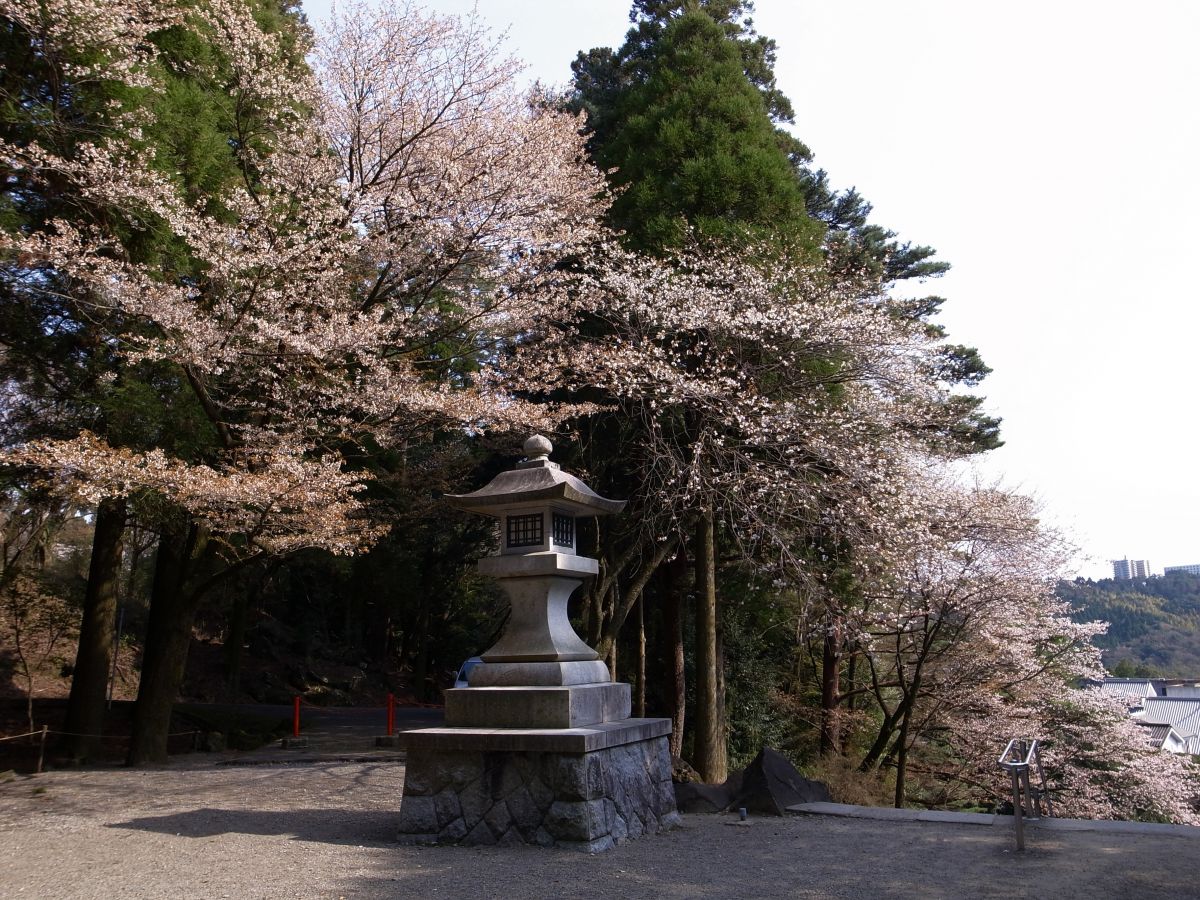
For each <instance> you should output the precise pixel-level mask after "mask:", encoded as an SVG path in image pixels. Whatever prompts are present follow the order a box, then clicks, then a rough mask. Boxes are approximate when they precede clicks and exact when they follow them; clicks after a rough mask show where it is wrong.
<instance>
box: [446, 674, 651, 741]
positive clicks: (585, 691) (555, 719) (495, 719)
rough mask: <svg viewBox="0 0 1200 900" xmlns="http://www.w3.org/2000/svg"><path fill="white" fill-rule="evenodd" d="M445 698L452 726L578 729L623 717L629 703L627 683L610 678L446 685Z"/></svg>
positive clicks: (615, 720) (447, 721) (630, 705)
mask: <svg viewBox="0 0 1200 900" xmlns="http://www.w3.org/2000/svg"><path fill="white" fill-rule="evenodd" d="M602 665H603V664H602ZM471 674H472V675H473V674H474V672H472V673H471ZM605 674H607V669H606V670H605ZM445 697H446V724H447V725H449V726H452V727H470V728H578V727H581V726H584V725H596V724H600V723H603V722H617V721H620V720H622V719H628V718H629V713H630V710H631V708H632V703H631V700H630V689H629V685H628V684H624V683H613V682H611V681H606V682H598V683H592V684H572V685H564V686H559V687H530V686H514V687H468V688H451V689H450V690H448V691H446V692H445Z"/></svg>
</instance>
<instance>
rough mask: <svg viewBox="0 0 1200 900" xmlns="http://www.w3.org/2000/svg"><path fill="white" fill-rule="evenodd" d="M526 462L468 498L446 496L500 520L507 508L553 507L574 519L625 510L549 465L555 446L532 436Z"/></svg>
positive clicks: (618, 502)
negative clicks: (564, 511)
mask: <svg viewBox="0 0 1200 900" xmlns="http://www.w3.org/2000/svg"><path fill="white" fill-rule="evenodd" d="M523 449H524V450H525V456H526V458H525V459H523V460H521V462H519V463H517V467H516V468H515V469H510V470H509V471H507V472H501V473H500V474H499V475H497V476H496V477H495V478H493V479H492V480H491V481H490V482H488V483H487V484H486V485H484V486H483V487H481V488H480V489H479V490H477V491H472V492H471V493H469V494H447V495H446V500H448V501H449V502H450V503H451V504H453V505H454V506H457V507H458V508H459V509H465V510H466V511H467V512H474V513H481V514H483V515H485V516H496V517H499V516H500V515H501V513H502V512H503V511H504V510H505V509H508V508H511V507H515V506H525V505H528V504H532V503H554V504H555V505H556V506H559V507H563V508H566V509H567V510H569V511H570V512H571V513H572V514H574V515H576V516H603V515H609V514H610V513H618V512H620V511H621V510H622V509H624V508H625V501H624V500H609V499H607V498H605V497H601V496H600V495H599V494H597V493H596V492H595V491H593V490H592V489H591V488H590V487H588V486H587V485H586V484H584V483H583V482H582V481H580V480H579V479H578V478H576V477H575V476H574V475H572V474H571V473H570V472H564V471H563V470H562V469H561V468H559V465H558V463H555V462H551V461H550V453H551V452H552V451H553V450H554V445H553V444H551V443H550V441H549V439H548V438H546V437H544V436H542V435H540V434H535V435H534V436H533V437H531V438H529V439H528V440H527V441H525V445H524V448H523Z"/></svg>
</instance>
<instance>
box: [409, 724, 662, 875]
mask: <svg viewBox="0 0 1200 900" xmlns="http://www.w3.org/2000/svg"><path fill="white" fill-rule="evenodd" d="M660 722H661V723H663V724H665V725H666V728H665V729H664V728H662V727H659V725H658V723H660ZM669 730H670V722H669V721H668V720H657V719H649V720H648V719H638V720H630V727H629V728H628V729H624V731H627V734H628V736H629V737H630V738H631V739H630V740H628V741H624V742H622V741H621V739H620V738H621V733H622V731H623V729H621V728H620V723H613V725H610V726H609V727H608V728H606V729H604V733H603V738H602V740H601V743H603V744H604V746H600V747H599V749H591V750H585V751H582V752H569V751H563V750H545V749H528V750H520V749H518V750H497V749H491V748H492V747H494V746H495V740H494V738H495V736H496V735H495V732H494V731H487V730H480V731H477V732H474V733H473V734H472V732H471V730H470V729H438V730H436V733H435V732H434V731H433V730H431V733H430V734H429V735H428V738H429V739H428V740H423V739H422V738H421V737H419V734H420V733H419V732H409V733H408V735H407V737H408V741H407V743H408V763H407V767H406V771H405V778H404V797H403V800H402V801H401V804H400V840H401V841H402V842H405V843H423V844H516V843H521V844H539V845H542V846H547V847H548V846H558V847H567V848H572V849H578V850H584V851H587V852H597V851H601V850H607V849H609V848H611V847H612V846H613V845H614V844H617V843H620V842H621V841H623V840H626V839H629V838H636V837H639V836H641V835H643V834H652V833H654V832H658V831H662V830H664V829H667V828H671V827H674V826H675V825H676V824H678V822H679V814H678V812H676V809H675V793H674V789H673V787H672V785H671V759H670V754H669V751H668V748H667V737H666V732H669ZM447 732H454V735H453V741H448V740H446V736H447V734H446V733H447ZM654 732H658V734H657V735H654V736H647V733H651V734H653V733H654ZM527 736H528V737H529V738H531V740H530V742H529V743H530V745H531V746H539V745H540V746H541V747H546V746H553V745H554V743H556V742H555V741H553V740H551V741H549V743H548V742H547V740H540V741H539V740H537V738H539V737H543V738H550V737H552V732H542V733H541V734H540V736H539V735H538V734H536V733H531V734H528V735H527ZM510 738H517V736H516V735H512V736H510ZM473 743H474V744H476V745H477V746H476V747H475V748H472V747H471V746H470V745H471V744H473ZM506 743H508V742H507V741H506ZM451 747H458V748H461V749H451Z"/></svg>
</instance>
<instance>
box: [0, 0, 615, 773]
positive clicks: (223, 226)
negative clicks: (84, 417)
mask: <svg viewBox="0 0 1200 900" xmlns="http://www.w3.org/2000/svg"><path fill="white" fill-rule="evenodd" d="M0 14H3V15H4V16H5V17H6V18H7V19H9V20H10V21H12V22H14V23H17V24H18V25H19V26H20V27H22V28H23V29H24V30H25V32H26V33H27V34H28V35H29V36H30V40H35V39H36V40H37V41H39V42H41V45H42V46H44V47H45V48H48V50H50V51H53V52H60V53H61V55H62V57H63V58H64V59H66V60H76V59H85V60H87V61H88V62H87V64H86V65H78V64H75V63H64V64H63V67H62V74H63V76H64V77H65V78H68V79H71V78H74V79H80V80H82V79H92V80H99V81H103V82H106V83H112V84H114V85H116V86H117V87H120V88H121V89H122V90H123V91H124V92H126V94H128V95H129V96H135V95H134V94H133V93H130V92H136V91H149V92H153V91H154V90H155V89H156V87H157V85H158V84H159V81H158V78H159V75H158V73H159V66H160V59H159V57H158V55H157V52H156V45H155V44H154V42H153V41H152V40H148V37H150V36H153V35H154V34H155V33H156V32H157V31H159V30H161V29H163V28H164V27H168V26H169V27H173V28H178V29H183V30H190V31H192V32H194V33H196V34H198V35H201V36H202V37H203V39H204V40H205V41H207V42H209V43H210V44H211V46H212V47H214V48H215V51H216V53H215V56H214V59H216V62H213V61H211V60H205V61H201V62H198V63H197V69H198V70H203V71H199V74H200V75H202V76H203V77H204V79H205V83H206V84H208V85H209V86H210V87H211V89H212V90H214V91H219V92H222V94H223V95H224V96H226V97H228V98H229V101H228V102H229V104H230V105H231V109H232V110H233V128H234V131H235V132H236V138H237V139H236V140H231V142H230V143H231V145H233V147H234V149H235V151H236V152H235V162H236V166H237V168H238V170H239V172H240V180H238V181H237V182H234V183H231V184H227V185H224V186H223V188H222V190H221V191H220V193H219V194H218V195H217V196H208V197H205V198H203V200H202V201H201V202H196V200H195V199H194V198H193V197H190V196H188V192H187V191H186V190H184V189H183V187H182V186H181V185H180V184H179V183H178V181H177V180H176V179H173V178H172V177H171V176H170V175H169V174H164V172H163V171H161V168H159V167H156V166H155V165H153V162H154V154H155V152H156V148H155V147H154V146H153V145H152V144H151V143H150V142H148V140H147V139H146V135H147V134H148V133H150V132H152V130H153V127H154V124H155V122H154V120H153V107H152V106H150V107H147V106H144V105H141V106H139V105H136V104H133V103H129V104H128V105H127V106H121V105H120V101H119V100H115V101H114V104H115V105H114V106H113V108H112V109H110V110H109V111H108V113H107V127H105V128H103V129H97V132H96V133H97V135H98V136H97V137H95V138H94V139H88V138H87V137H83V136H81V137H80V138H79V139H78V140H77V141H74V142H72V143H71V144H70V145H69V146H68V147H67V148H66V149H65V150H64V149H55V148H54V147H52V146H48V145H45V144H44V142H39V141H37V140H33V141H28V142H12V141H8V142H5V143H4V144H3V145H2V146H0V153H2V154H3V161H4V165H5V167H6V169H7V170H8V171H10V172H13V173H17V174H18V175H19V177H20V179H21V180H22V181H24V182H26V183H30V184H38V183H47V182H51V181H53V182H54V184H55V185H56V186H58V189H59V190H60V191H62V192H64V193H67V194H69V195H70V196H72V197H74V198H77V206H79V207H82V208H86V209H91V210H102V211H103V214H102V215H99V214H96V215H89V216H71V217H68V216H59V217H57V218H55V219H53V220H49V221H46V222H44V223H40V224H37V225H35V226H32V227H26V228H22V229H17V230H14V231H9V232H7V233H5V234H4V236H3V243H2V245H0V252H3V253H4V254H5V260H6V267H5V277H6V279H8V280H9V284H10V285H19V287H20V289H21V290H22V291H24V292H26V293H32V294H37V293H39V292H46V291H53V292H54V293H55V295H56V297H57V298H58V299H59V300H60V301H61V302H62V303H63V304H64V305H65V306H66V307H67V308H68V310H69V313H70V315H71V317H72V320H73V321H74V322H75V323H77V326H76V327H79V328H82V329H87V330H89V331H91V332H93V333H94V334H95V340H96V342H98V343H99V344H100V345H101V346H104V347H106V348H109V349H110V350H111V352H112V353H113V355H114V359H115V361H116V364H117V366H118V368H117V371H116V372H115V373H112V374H110V375H108V376H107V381H108V382H109V383H113V382H115V381H119V379H120V378H121V377H122V372H125V371H128V370H129V369H131V368H134V367H137V366H157V367H161V368H163V369H165V370H166V371H168V372H170V373H173V376H174V385H175V386H176V387H177V388H178V389H179V390H181V391H182V392H183V393H184V394H185V395H186V399H187V402H188V403H189V404H193V405H194V406H195V407H196V408H198V409H199V410H201V411H202V414H203V417H204V419H205V420H206V421H207V423H208V427H209V429H210V430H211V434H212V435H213V439H212V441H211V445H210V447H209V448H208V449H205V450H203V451H202V452H200V453H197V454H193V455H192V456H191V457H190V458H189V457H184V456H181V455H177V454H173V453H171V452H170V451H169V449H167V448H163V447H159V446H154V445H141V446H120V445H117V444H114V443H113V442H112V441H111V440H109V439H107V437H106V436H105V435H104V434H102V433H96V431H95V430H90V431H89V430H84V429H82V428H81V429H80V430H79V431H78V432H77V433H76V434H74V435H68V436H55V437H46V438H40V439H35V440H26V441H24V442H20V441H19V440H18V441H14V443H13V445H12V446H10V448H9V450H8V455H7V459H8V461H9V462H10V463H12V464H19V465H25V466H32V467H36V468H37V469H39V470H41V471H43V472H45V473H46V479H47V484H51V485H54V486H56V487H57V488H59V489H60V490H62V491H68V492H71V493H72V494H73V495H74V496H75V497H76V498H78V499H79V500H81V501H86V502H91V503H98V502H100V501H101V500H102V499H103V498H106V497H121V496H128V495H133V494H141V493H145V494H153V495H155V496H158V497H161V498H162V499H163V500H164V501H166V502H167V503H168V504H169V506H170V507H171V508H172V509H174V510H175V512H174V513H172V514H171V515H170V516H167V517H166V520H164V525H163V539H162V540H161V541H160V548H159V568H160V569H161V570H162V571H161V573H160V574H161V576H162V577H161V578H160V577H158V576H156V579H155V585H156V590H155V597H154V600H153V601H152V613H151V623H150V627H149V632H150V639H151V643H152V644H153V645H154V647H156V648H162V650H161V651H159V650H157V649H154V650H153V652H152V649H153V648H152V647H150V646H148V648H147V659H146V669H144V678H143V682H142V685H143V694H146V692H149V694H146V697H140V699H139V710H149V709H150V707H151V706H154V707H155V709H156V710H157V711H156V712H155V713H154V714H153V715H150V716H149V719H148V721H150V722H151V723H152V725H150V726H147V728H146V729H144V731H146V734H145V736H144V739H143V736H140V735H135V741H134V752H133V753H132V754H131V757H132V758H133V759H134V760H135V761H140V760H144V759H151V758H156V757H160V756H161V755H162V754H163V753H164V752H165V745H164V743H163V741H162V739H161V738H162V736H163V735H165V733H166V725H165V723H166V718H165V717H166V715H168V714H169V704H170V701H171V699H173V695H174V692H175V691H176V690H177V687H178V683H179V678H180V677H181V673H182V658H183V657H184V656H185V654H186V641H187V634H188V629H189V628H190V620H191V614H192V612H193V611H194V609H195V603H196V602H197V600H198V596H199V592H200V591H201V590H202V589H204V588H205V587H206V586H207V585H209V584H211V583H212V579H213V578H215V577H218V574H219V573H218V572H214V571H213V565H214V564H215V563H219V564H220V565H221V566H223V567H224V570H225V571H232V570H233V569H234V568H236V567H237V566H242V565H245V564H246V562H247V561H249V560H254V559H258V558H262V557H263V556H265V555H268V554H279V553H284V552H289V551H292V550H295V549H298V548H301V547H320V548H323V549H326V550H330V551H332V552H335V553H354V552H359V551H361V550H363V549H364V548H365V547H367V546H369V544H370V543H371V542H372V540H373V539H374V537H375V536H376V535H378V533H379V529H380V527H381V526H379V525H377V524H373V523H372V522H371V521H370V520H369V517H368V515H367V510H366V508H365V507H364V505H363V502H362V495H361V492H362V489H363V484H364V480H365V478H366V476H365V475H364V474H363V473H362V472H360V471H351V470H350V469H349V468H348V467H347V466H346V464H345V458H346V455H347V453H353V452H354V448H362V447H368V448H369V447H374V446H380V445H383V446H386V445H388V444H391V443H395V442H397V441H399V440H403V439H404V438H405V437H408V436H411V435H413V434H415V433H420V430H421V429H427V428H429V427H431V426H433V425H437V426H440V427H460V428H464V427H465V428H470V429H475V430H481V429H485V428H492V427H505V426H512V425H514V424H522V425H528V424H531V423H532V424H539V425H543V426H545V425H547V424H552V423H553V421H554V416H555V415H556V413H555V412H554V410H552V409H549V410H548V409H547V408H546V407H544V406H535V405H533V404H529V403H526V402H523V401H522V400H521V399H519V398H518V397H516V396H514V394H513V392H512V386H513V383H514V379H513V378H512V375H511V373H510V372H509V371H507V370H505V369H504V368H502V366H501V354H500V353H499V349H500V348H501V347H502V345H503V342H504V341H506V340H511V339H512V338H513V337H514V336H515V335H518V334H522V333H525V332H527V331H529V330H531V329H532V328H534V327H535V326H536V324H537V322H538V321H539V320H540V319H541V318H544V317H547V316H555V315H560V314H561V308H562V306H563V304H565V303H569V302H570V297H569V296H568V295H567V294H565V293H564V292H563V291H562V290H560V288H559V287H558V286H557V284H556V280H555V278H554V277H553V273H554V270H555V268H556V266H557V264H558V262H559V260H561V259H562V258H564V257H565V256H566V255H568V254H570V253H572V252H575V251H576V250H577V249H578V248H579V247H581V246H582V245H583V244H584V243H585V242H587V241H589V240H590V239H591V238H592V237H593V236H594V235H595V233H596V224H595V222H596V218H597V215H598V214H599V212H600V211H601V210H602V207H601V205H600V203H599V200H598V197H599V196H600V194H601V189H602V179H601V177H600V175H599V174H598V173H597V172H595V170H593V169H592V168H590V167H589V166H587V165H586V164H585V163H584V161H583V158H582V144H581V139H580V137H579V135H578V133H577V132H578V129H577V126H576V124H575V121H574V119H573V118H572V117H570V116H566V115H563V114H560V113H556V112H553V111H552V110H550V109H548V108H547V106H546V105H545V104H540V103H537V102H536V100H535V99H531V98H530V97H528V96H526V95H525V94H523V93H522V92H520V91H518V90H517V89H516V87H515V84H514V81H513V76H514V73H515V67H514V66H513V65H512V64H511V63H508V62H499V63H497V62H495V60H496V58H497V57H496V53H495V49H494V46H493V45H492V43H491V42H490V41H489V40H488V38H487V36H486V34H485V33H484V32H483V30H482V29H481V28H480V27H479V26H478V24H477V23H475V22H472V21H468V22H466V23H460V22H455V21H446V20H439V19H436V18H432V17H427V16H424V15H422V14H421V13H419V12H417V11H415V10H414V9H412V8H410V7H406V6H397V5H385V6H384V7H383V8H382V9H381V10H380V11H379V12H378V13H376V12H374V11H371V12H370V13H368V11H367V10H365V9H353V10H348V11H347V12H346V13H345V14H344V16H343V18H341V19H339V20H337V21H336V22H335V24H334V26H333V28H332V30H331V34H330V38H329V40H328V41H327V42H326V43H325V45H324V46H323V47H322V48H321V49H320V52H319V55H318V58H319V61H320V62H319V67H318V68H319V72H320V76H321V81H320V82H318V80H317V79H316V78H315V77H314V76H313V75H312V74H311V73H310V72H309V71H308V70H307V69H305V68H304V67H303V66H298V65H297V64H296V63H295V58H294V54H293V53H292V52H291V51H292V46H291V45H290V44H289V42H288V40H285V39H284V37H283V36H282V34H281V33H269V32H265V31H263V30H262V29H261V28H260V27H259V26H258V24H257V22H256V20H255V18H254V16H253V14H252V9H251V7H250V6H248V5H247V4H245V3H241V2H237V0H211V2H209V0H206V2H203V3H199V4H190V3H180V4H177V5H176V4H164V5H150V4H138V3H113V4H110V3H106V4H97V5H95V6H84V5H75V4H61V5H59V4H40V3H34V2H18V0H12V2H6V3H5V4H4V6H3V7H2V8H0ZM292 37H294V35H293V36H292ZM205 66H207V68H205ZM114 95H116V96H118V97H120V96H124V95H125V94H122V92H121V91H116V90H114ZM84 130H85V131H86V123H85V128H84ZM147 231H156V232H164V233H166V234H167V235H169V239H170V241H171V242H172V243H173V245H174V246H175V248H176V249H175V253H174V257H175V258H177V259H182V260H183V261H184V264H182V265H174V266H172V265H169V264H167V260H165V259H164V258H163V257H161V256H160V257H158V258H155V259H152V260H146V259H142V258H139V255H138V254H137V253H136V252H135V251H134V250H133V249H132V246H133V245H134V244H136V242H137V239H138V236H139V235H141V234H144V233H146V232H147ZM14 393H16V394H18V395H19V396H21V397H22V398H25V399H28V400H29V402H34V401H35V398H37V397H38V396H39V392H38V391H36V390H30V389H26V390H22V391H17V392H14ZM27 418H36V415H34V416H30V417H27ZM168 542H173V543H174V544H175V546H174V548H168V547H167V546H166V544H167V543H168ZM206 560H207V562H204V561H206ZM205 569H207V570H208V571H209V574H208V575H207V577H203V578H200V579H199V581H196V580H195V578H194V577H193V576H196V577H198V576H199V575H201V574H203V572H204V570H205ZM189 579H192V581H194V582H195V584H194V585H193V586H192V587H189V588H188V589H186V590H185V589H183V587H184V585H185V584H187V583H188V582H189ZM169 597H175V598H177V601H178V602H172V601H170V600H168V599H166V598H169ZM180 597H184V598H186V599H185V600H178V598H180ZM155 608H157V609H158V610H159V611H160V612H161V611H164V610H165V611H166V615H165V618H163V622H162V627H161V628H159V627H157V625H156V619H155V612H154V610H155ZM160 618H161V617H160ZM157 668H162V669H163V671H161V672H158V671H156V669H157ZM151 695H152V697H151ZM151 699H153V703H151V702H150V701H151Z"/></svg>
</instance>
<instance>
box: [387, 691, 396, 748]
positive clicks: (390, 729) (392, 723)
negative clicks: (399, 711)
mask: <svg viewBox="0 0 1200 900" xmlns="http://www.w3.org/2000/svg"><path fill="white" fill-rule="evenodd" d="M387 733H388V737H391V736H392V735H393V734H395V733H396V695H395V694H388V699H387Z"/></svg>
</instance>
